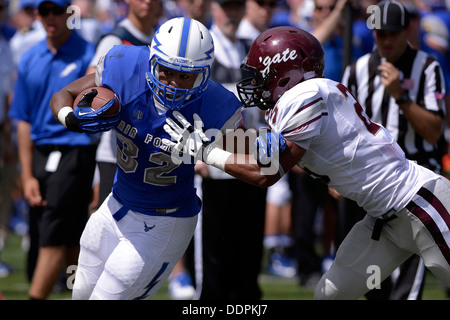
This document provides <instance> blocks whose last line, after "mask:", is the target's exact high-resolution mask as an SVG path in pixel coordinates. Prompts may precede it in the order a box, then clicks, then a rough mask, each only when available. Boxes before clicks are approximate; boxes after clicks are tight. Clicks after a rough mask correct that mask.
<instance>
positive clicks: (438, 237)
mask: <svg viewBox="0 0 450 320" xmlns="http://www.w3.org/2000/svg"><path fill="white" fill-rule="evenodd" d="M406 208H407V209H408V210H409V211H410V212H411V213H412V214H414V215H415V216H416V217H417V218H418V219H419V220H420V221H421V222H422V223H423V224H424V226H425V227H426V228H427V229H428V231H429V232H430V234H431V236H432V237H433V239H434V242H435V243H436V244H437V246H438V248H439V250H440V251H441V253H442V255H443V256H444V258H445V260H447V263H448V264H449V265H450V248H449V247H448V245H447V243H446V242H445V239H444V236H443V235H442V233H441V230H439V227H438V226H437V224H436V222H434V220H433V218H432V217H431V216H430V215H429V214H428V213H427V212H426V211H425V210H423V209H422V208H421V207H419V206H418V205H417V204H415V203H414V202H413V201H411V202H410V203H409V204H408V205H407V206H406Z"/></svg>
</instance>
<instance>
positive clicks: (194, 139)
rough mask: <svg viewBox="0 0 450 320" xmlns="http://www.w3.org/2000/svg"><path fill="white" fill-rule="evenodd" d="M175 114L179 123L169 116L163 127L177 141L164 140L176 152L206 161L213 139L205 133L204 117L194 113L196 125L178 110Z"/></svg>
mask: <svg viewBox="0 0 450 320" xmlns="http://www.w3.org/2000/svg"><path fill="white" fill-rule="evenodd" d="M173 116H174V117H175V119H176V120H177V121H178V123H179V124H178V123H176V122H175V121H174V120H172V119H171V118H167V119H166V124H165V125H164V127H163V128H164V130H165V131H166V132H167V133H168V134H169V135H170V136H171V137H172V139H173V140H175V142H173V141H169V140H167V139H163V142H164V143H165V144H168V145H170V146H171V147H172V148H173V151H174V152H175V154H177V153H178V154H179V153H182V154H188V155H190V156H192V157H193V158H194V160H201V161H205V159H206V158H207V152H208V151H209V148H208V147H209V146H210V145H211V140H210V139H209V138H208V137H207V136H206V134H205V131H204V125H203V121H202V119H201V118H200V117H199V115H198V114H196V113H194V115H193V118H194V125H192V124H190V123H189V121H187V120H186V118H185V117H183V115H182V114H181V113H180V112H178V111H174V112H173ZM205 163H206V162H205Z"/></svg>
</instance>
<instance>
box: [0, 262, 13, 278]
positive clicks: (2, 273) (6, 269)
mask: <svg viewBox="0 0 450 320" xmlns="http://www.w3.org/2000/svg"><path fill="white" fill-rule="evenodd" d="M11 272H12V268H11V267H10V266H8V265H6V264H4V263H1V262H0V278H5V277H7V276H9V275H10V274H11Z"/></svg>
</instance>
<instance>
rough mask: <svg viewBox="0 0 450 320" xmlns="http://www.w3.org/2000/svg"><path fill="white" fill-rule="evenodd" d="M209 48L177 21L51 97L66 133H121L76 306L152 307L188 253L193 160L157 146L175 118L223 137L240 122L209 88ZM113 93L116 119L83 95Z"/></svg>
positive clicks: (208, 41)
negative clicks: (139, 303)
mask: <svg viewBox="0 0 450 320" xmlns="http://www.w3.org/2000/svg"><path fill="white" fill-rule="evenodd" d="M213 59H214V44H213V40H212V38H211V35H210V33H209V31H208V30H207V28H206V27H205V26H203V25H202V24H201V23H199V22H198V21H196V20H193V19H188V18H175V19H171V20H169V21H167V22H165V23H164V24H163V25H161V27H160V28H159V29H158V30H157V32H156V33H155V36H154V38H153V41H152V44H151V46H149V47H148V46H126V45H120V46H115V47H113V48H112V49H111V50H110V51H109V52H108V53H107V54H106V55H105V56H104V57H103V58H102V59H100V61H99V63H98V66H97V70H96V73H95V74H90V75H86V76H85V77H83V78H80V79H78V80H76V81H74V82H73V83H71V84H70V85H68V86H66V87H65V88H64V89H62V90H61V91H59V92H58V93H56V94H55V95H54V96H53V99H52V101H51V104H50V107H51V109H52V112H53V115H54V116H55V118H57V119H58V121H59V122H60V123H61V124H62V125H64V126H66V127H67V128H69V130H72V131H81V132H101V131H106V130H110V129H113V130H115V131H116V134H117V172H116V178H115V182H114V186H113V189H112V193H111V194H110V195H109V196H108V197H107V198H106V200H105V201H104V202H103V204H102V205H101V206H100V208H99V209H98V211H96V212H95V213H94V214H93V215H92V216H91V217H90V219H89V221H88V223H87V226H86V228H85V230H84V232H83V235H82V237H81V252H80V257H79V263H78V267H77V271H76V274H75V282H74V288H73V299H149V298H151V297H152V296H153V295H154V294H155V293H156V292H157V290H158V289H159V288H160V287H161V285H162V283H163V282H164V280H166V279H167V277H168V276H169V274H170V272H171V270H172V268H173V266H174V265H175V264H176V263H177V261H178V260H179V259H180V258H181V256H182V255H183V253H184V251H185V250H186V248H187V246H188V244H189V242H190V240H191V238H192V236H193V232H194V229H195V226H196V222H197V214H198V213H199V211H200V208H201V201H200V199H199V198H198V197H197V195H196V189H195V187H194V165H195V161H186V159H183V161H177V159H176V158H173V157H171V151H172V150H171V147H170V146H169V144H167V143H163V140H164V141H166V140H167V139H168V140H170V136H169V135H168V134H167V133H166V132H165V130H164V129H163V126H164V124H165V123H166V119H167V118H168V117H169V118H171V117H172V115H173V112H175V111H176V112H179V113H181V114H182V115H183V116H184V117H185V118H186V119H190V120H192V121H194V120H195V119H194V118H193V114H194V113H195V114H198V115H199V116H200V117H201V118H202V120H203V124H204V128H205V129H206V130H208V129H214V130H216V131H217V132H219V131H222V132H224V131H225V130H226V129H236V127H238V126H239V125H240V123H241V121H242V118H241V103H240V101H239V100H238V99H237V98H236V96H235V95H234V94H233V93H231V92H230V91H228V90H226V89H225V88H224V87H222V85H220V84H218V83H215V82H213V81H211V80H210V79H209V75H210V66H211V64H212V62H213ZM94 86H103V87H106V88H108V89H111V90H112V91H114V92H115V93H116V95H117V97H118V99H119V100H120V103H121V111H120V112H119V113H118V114H117V115H116V116H113V117H111V116H110V117H106V116H102V114H103V113H105V112H106V111H107V110H108V109H109V108H111V106H112V104H113V101H109V102H108V103H106V104H105V105H104V106H103V107H101V108H100V109H98V110H96V111H95V110H92V109H91V108H89V107H87V106H89V103H90V102H91V101H92V99H93V98H94V96H95V93H93V92H89V93H87V94H86V95H85V96H84V97H83V98H82V99H81V101H80V103H79V104H78V106H76V107H75V108H74V109H72V107H70V106H72V104H73V101H74V99H75V97H76V96H77V95H78V94H79V93H80V92H82V91H83V90H85V89H87V88H90V87H94Z"/></svg>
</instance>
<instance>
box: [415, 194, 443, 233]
mask: <svg viewBox="0 0 450 320" xmlns="http://www.w3.org/2000/svg"><path fill="white" fill-rule="evenodd" d="M417 194H418V195H419V196H421V197H422V198H424V199H425V200H427V202H428V203H429V204H431V205H432V206H433V207H434V209H436V211H437V212H438V213H439V215H440V216H441V217H442V220H444V221H445V224H446V225H447V228H449V229H450V214H449V212H448V211H447V209H445V207H444V205H443V204H442V202H441V201H440V200H439V199H438V198H436V196H435V195H434V194H433V193H432V192H431V191H430V190H428V189H426V188H423V187H422V188H420V190H419V192H417Z"/></svg>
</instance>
